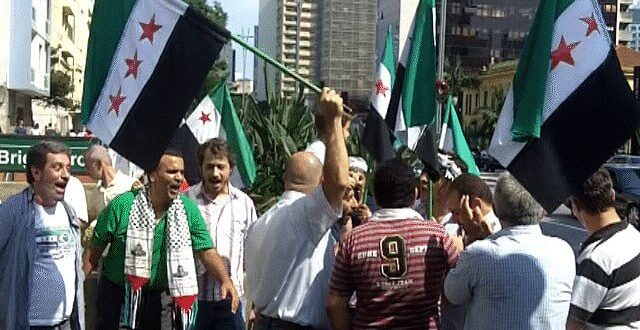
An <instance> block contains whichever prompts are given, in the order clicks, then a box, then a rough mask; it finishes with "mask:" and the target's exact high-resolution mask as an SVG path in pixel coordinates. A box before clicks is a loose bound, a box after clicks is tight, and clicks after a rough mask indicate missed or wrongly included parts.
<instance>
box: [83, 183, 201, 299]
mask: <svg viewBox="0 0 640 330" xmlns="http://www.w3.org/2000/svg"><path fill="white" fill-rule="evenodd" d="M136 193H137V190H136V191H129V192H126V193H124V194H122V195H119V196H118V197H116V198H115V199H114V200H113V201H111V203H110V204H109V205H108V206H107V207H106V208H105V209H104V210H102V212H101V213H100V215H99V216H98V218H97V220H96V221H97V222H96V228H95V230H94V232H93V244H95V245H96V246H99V247H106V246H107V244H108V243H111V247H110V248H109V253H108V254H107V256H106V257H104V259H103V262H102V275H103V276H104V277H105V278H107V279H108V280H109V281H111V282H114V283H116V284H120V285H124V256H125V254H124V250H125V246H126V239H127V227H128V226H129V212H130V210H131V206H132V205H133V199H134V197H135V194H136ZM180 199H182V202H183V203H184V209H185V211H186V213H187V221H188V222H189V231H190V232H191V245H192V247H193V251H202V250H206V249H211V248H213V247H214V246H213V242H212V241H211V235H210V234H209V231H208V230H207V225H206V224H205V222H204V219H203V218H202V215H201V214H200V210H198V206H197V205H196V204H195V202H193V201H192V200H191V199H189V198H188V197H187V196H185V195H180ZM166 218H167V215H166V214H165V215H164V216H163V217H162V219H160V221H159V222H158V223H157V224H156V228H155V230H154V234H153V254H152V256H151V259H152V260H151V278H150V279H149V280H150V282H149V287H150V288H151V289H152V290H165V289H167V288H168V286H169V284H168V281H167V252H166V251H167V243H166V240H165V235H164V233H165V227H166V223H167V221H166Z"/></svg>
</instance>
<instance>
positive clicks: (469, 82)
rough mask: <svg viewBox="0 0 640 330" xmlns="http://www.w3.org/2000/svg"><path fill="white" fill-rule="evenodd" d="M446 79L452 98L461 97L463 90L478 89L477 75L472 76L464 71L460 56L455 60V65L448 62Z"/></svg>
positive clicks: (446, 64) (445, 73)
mask: <svg viewBox="0 0 640 330" xmlns="http://www.w3.org/2000/svg"><path fill="white" fill-rule="evenodd" d="M444 78H445V81H446V82H447V85H449V93H450V94H451V95H452V96H458V97H460V96H461V95H462V89H463V88H473V87H478V84H479V81H478V78H477V77H476V76H475V75H471V74H469V73H468V72H466V71H465V70H464V68H463V67H462V61H461V59H460V57H459V56H456V57H455V58H454V59H453V63H451V61H449V60H446V62H445V72H444Z"/></svg>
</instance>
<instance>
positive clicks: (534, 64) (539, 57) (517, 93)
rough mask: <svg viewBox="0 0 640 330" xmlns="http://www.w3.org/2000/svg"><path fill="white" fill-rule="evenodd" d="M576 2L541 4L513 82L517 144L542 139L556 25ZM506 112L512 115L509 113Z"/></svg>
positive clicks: (547, 0)
mask: <svg viewBox="0 0 640 330" xmlns="http://www.w3.org/2000/svg"><path fill="white" fill-rule="evenodd" d="M573 2H574V1H573V0H542V1H541V2H540V5H539V6H538V10H537V12H536V17H535V19H534V20H533V24H532V25H531V29H530V30H529V35H528V36H527V41H526V42H525V45H524V47H523V49H522V53H521V54H522V55H521V56H520V61H519V63H518V68H517V70H516V74H515V76H514V78H513V126H512V128H511V136H512V139H513V140H514V141H517V142H527V141H530V140H531V139H532V138H539V137H540V127H541V126H542V111H543V107H544V100H545V93H546V87H547V84H546V82H547V77H548V75H549V61H550V55H551V41H552V39H553V31H554V23H555V21H556V18H558V17H559V16H560V15H561V14H562V12H564V10H565V9H566V8H567V7H569V5H571V4H572V3H573ZM507 111H511V110H510V109H507Z"/></svg>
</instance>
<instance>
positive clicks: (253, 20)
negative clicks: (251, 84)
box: [207, 0, 259, 79]
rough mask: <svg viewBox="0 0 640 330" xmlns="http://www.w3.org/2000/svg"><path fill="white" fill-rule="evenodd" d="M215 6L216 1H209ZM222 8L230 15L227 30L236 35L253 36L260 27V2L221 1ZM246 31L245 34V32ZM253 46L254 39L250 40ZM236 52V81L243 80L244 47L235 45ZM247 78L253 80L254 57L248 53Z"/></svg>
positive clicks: (244, 0) (246, 0)
mask: <svg viewBox="0 0 640 330" xmlns="http://www.w3.org/2000/svg"><path fill="white" fill-rule="evenodd" d="M207 2H208V3H209V4H213V2H214V0H207ZM218 2H220V4H221V5H222V8H223V9H224V11H225V12H226V13H227V15H228V19H227V29H228V30H229V31H231V33H233V34H235V35H241V34H247V30H248V31H249V33H248V34H249V35H251V36H253V31H254V26H256V25H258V5H259V4H258V2H259V0H219V1H218ZM243 29H244V33H243V31H242V30H243ZM249 44H250V45H253V39H249ZM233 48H234V49H235V50H236V79H240V78H242V47H240V46H238V45H237V44H235V43H234V44H233ZM246 63H247V65H246V77H247V78H248V79H253V55H252V54H251V52H248V51H247V61H246Z"/></svg>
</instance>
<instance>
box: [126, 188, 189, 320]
mask: <svg viewBox="0 0 640 330" xmlns="http://www.w3.org/2000/svg"><path fill="white" fill-rule="evenodd" d="M166 221H167V222H166V226H167V233H168V235H167V236H166V237H165V240H166V243H167V244H166V246H167V251H166V252H167V279H168V282H169V293H170V294H171V297H172V298H173V301H174V302H175V304H176V305H178V307H179V310H180V315H181V319H182V329H185V330H188V329H189V328H190V327H191V325H192V324H193V321H195V315H196V313H195V312H196V298H197V296H198V282H197V275H196V268H195V262H194V259H193V249H192V247H191V235H190V232H189V224H188V222H187V213H186V211H185V208H184V204H183V202H182V200H181V199H180V198H179V197H178V198H176V199H174V200H173V201H172V202H171V205H170V206H169V209H168V210H167V215H166ZM156 224H157V221H156V217H155V213H154V211H153V206H152V204H151V200H150V199H149V196H148V195H147V192H146V189H140V190H139V191H138V193H137V194H136V197H135V199H134V201H133V205H132V206H131V212H130V215H129V227H128V228H127V239H126V247H125V259H124V274H125V276H126V278H127V281H126V282H127V297H126V299H125V301H126V303H125V305H126V306H125V307H126V308H125V315H126V316H128V317H125V321H126V322H125V323H126V324H127V325H128V326H129V327H131V328H132V329H135V328H136V319H137V317H136V316H137V315H136V314H137V312H138V307H139V306H140V302H141V293H142V288H143V287H144V286H145V285H147V284H148V283H149V279H150V277H151V263H152V260H153V259H152V253H153V238H154V231H155V227H156Z"/></svg>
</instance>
